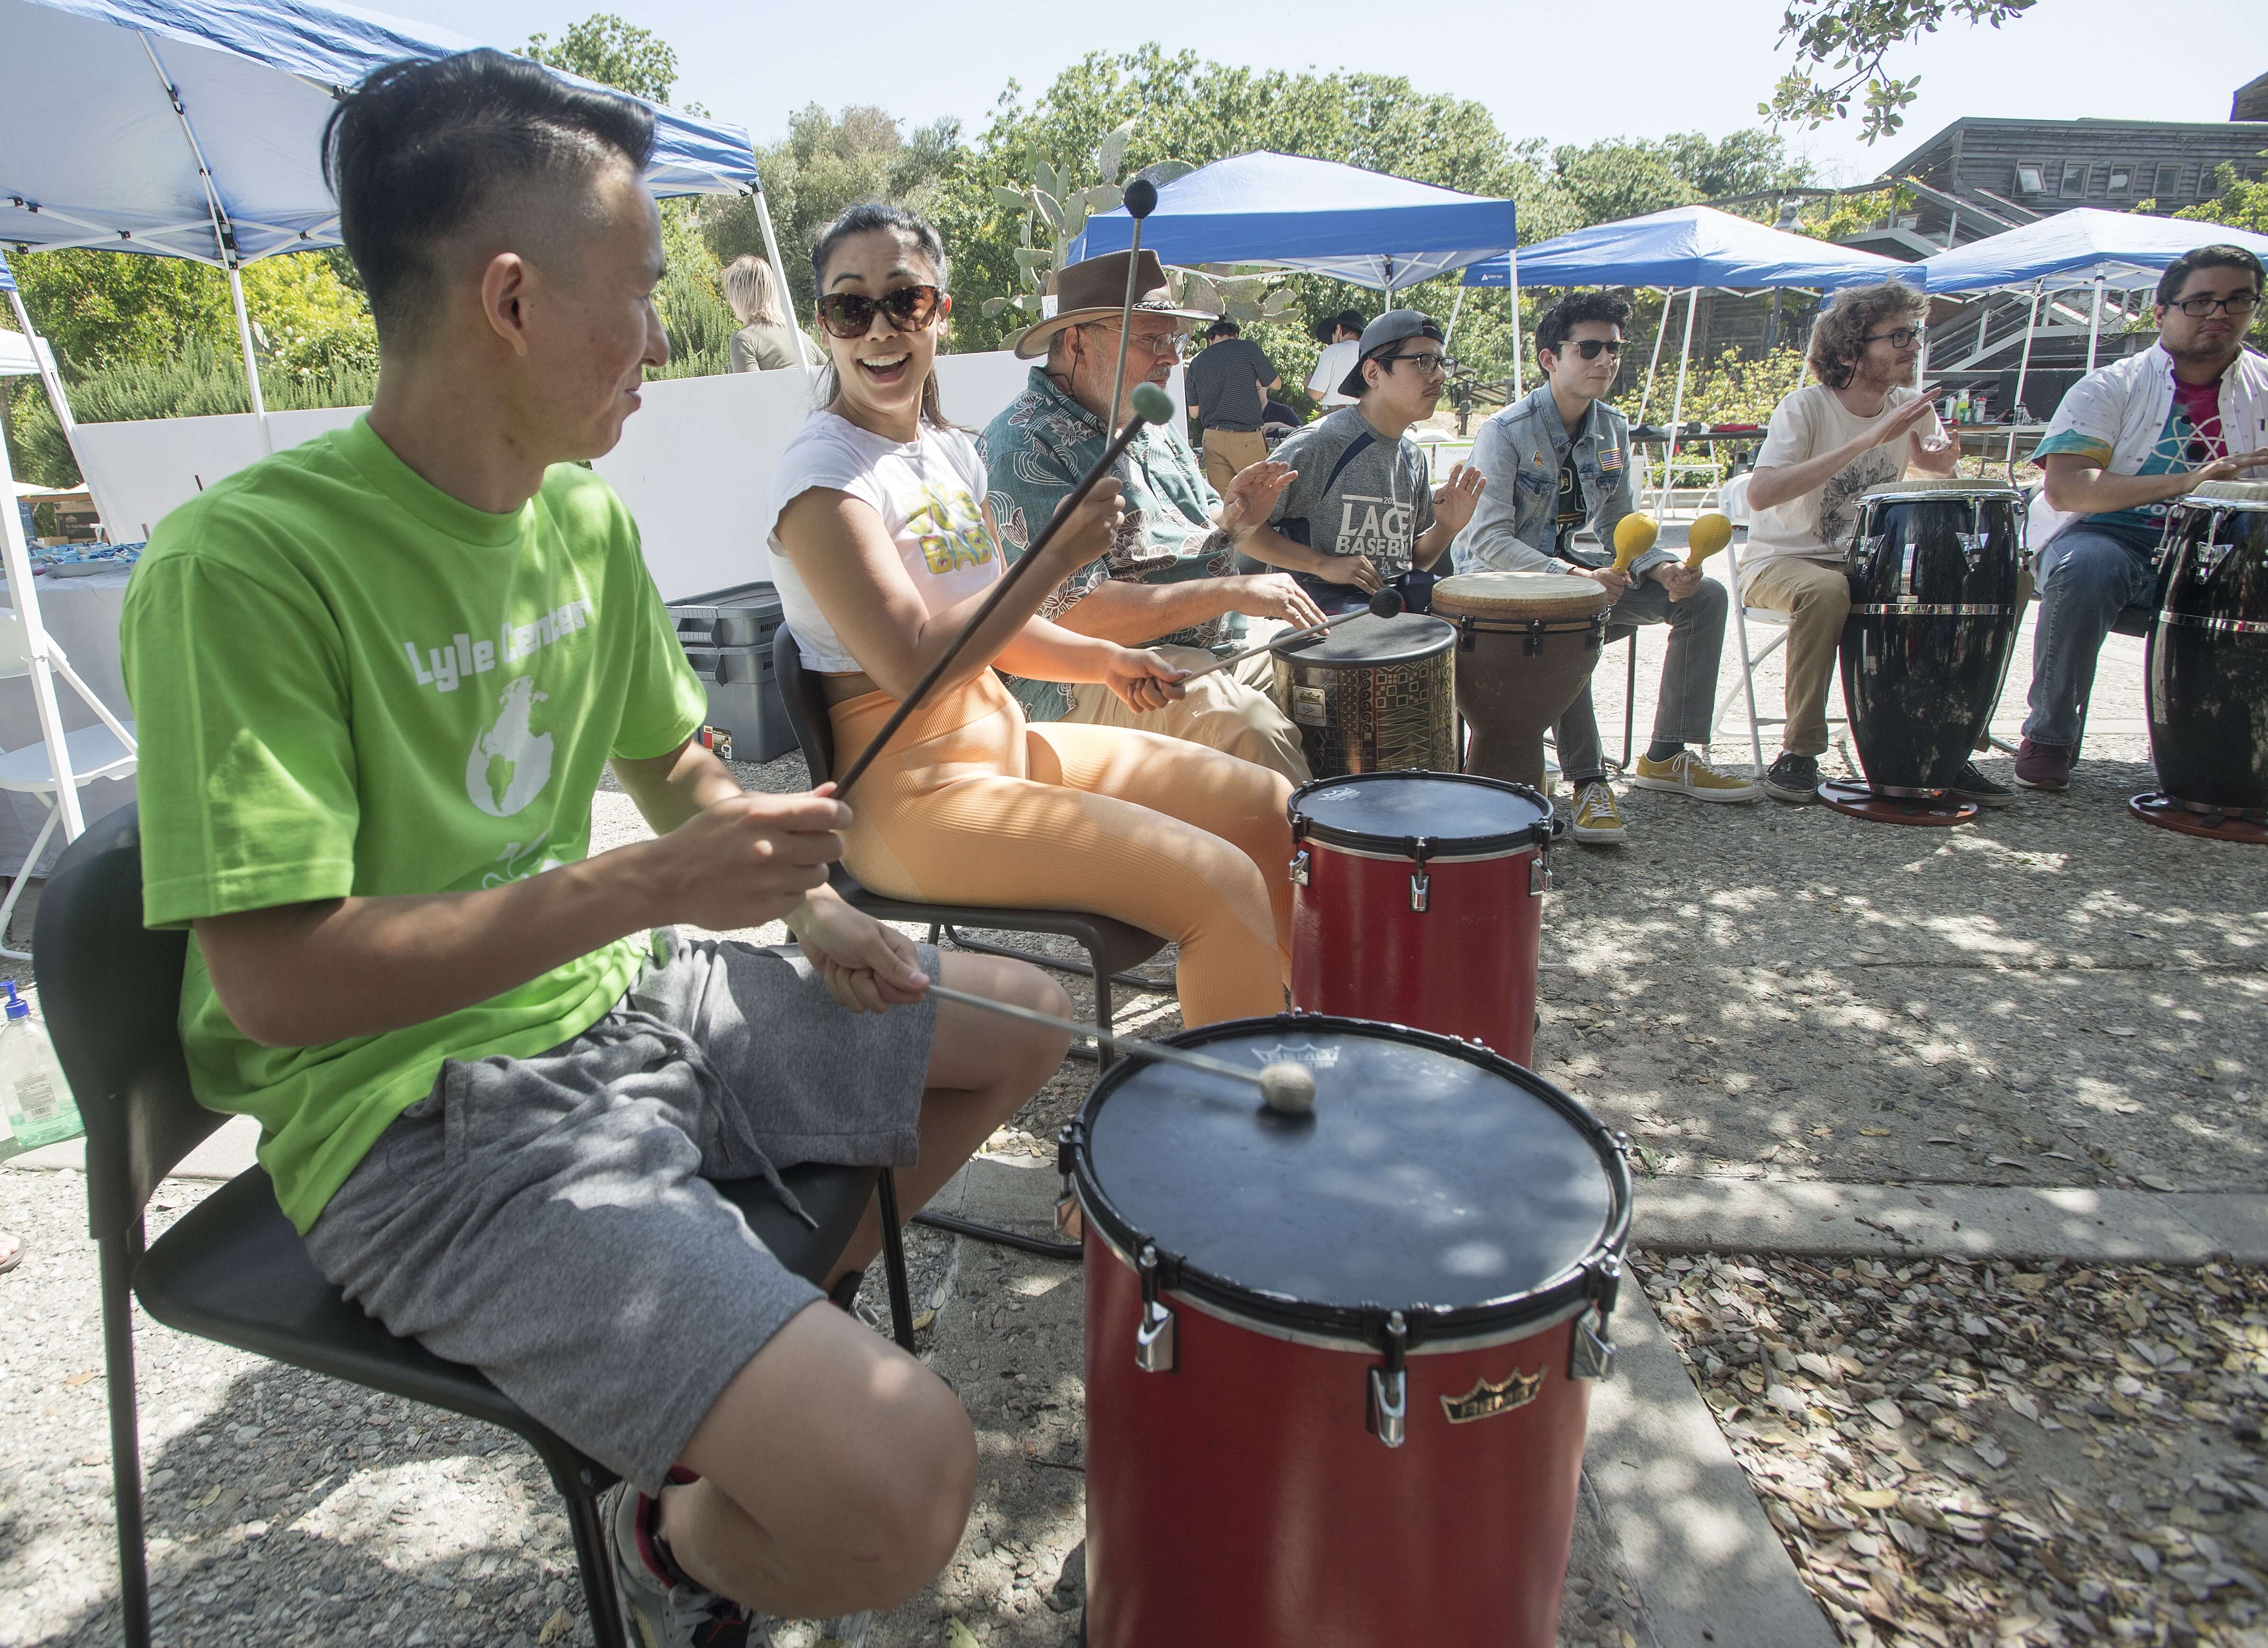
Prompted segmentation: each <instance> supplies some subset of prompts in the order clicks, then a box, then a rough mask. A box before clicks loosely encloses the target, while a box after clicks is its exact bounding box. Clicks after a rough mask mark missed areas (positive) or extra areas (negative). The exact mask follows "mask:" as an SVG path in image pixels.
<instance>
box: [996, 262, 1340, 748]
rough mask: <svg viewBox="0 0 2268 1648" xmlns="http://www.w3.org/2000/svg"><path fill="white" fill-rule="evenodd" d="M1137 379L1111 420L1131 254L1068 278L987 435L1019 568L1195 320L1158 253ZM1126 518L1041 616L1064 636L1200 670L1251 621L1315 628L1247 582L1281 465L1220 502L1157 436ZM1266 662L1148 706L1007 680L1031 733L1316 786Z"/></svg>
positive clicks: (1311, 612)
mask: <svg viewBox="0 0 2268 1648" xmlns="http://www.w3.org/2000/svg"><path fill="white" fill-rule="evenodd" d="M1136 283H1137V292H1136V301H1135V307H1134V316H1133V322H1132V335H1130V337H1128V338H1127V340H1126V379H1125V383H1124V385H1123V386H1122V388H1121V389H1120V392H1119V394H1120V400H1119V406H1118V409H1117V411H1116V414H1114V415H1112V416H1108V417H1106V416H1104V413H1105V408H1107V407H1108V403H1109V401H1110V386H1111V384H1112V382H1113V380H1114V379H1116V376H1117V371H1118V343H1119V337H1120V334H1119V329H1118V324H1119V322H1118V314H1119V305H1120V304H1121V303H1122V302H1123V299H1124V297H1125V293H1126V254H1124V253H1123V252H1114V253H1111V254H1108V255H1106V256H1103V257H1099V258H1089V259H1088V260H1087V261H1086V262H1084V263H1074V264H1072V265H1071V267H1070V268H1069V269H1065V270H1064V272H1063V273H1062V275H1061V276H1058V277H1057V311H1056V313H1054V314H1053V315H1050V316H1049V317H1048V318H1047V319H1045V320H1040V321H1038V322H1036V323H1035V324H1034V325H1033V326H1031V327H1028V328H1027V330H1026V331H1025V332H1024V334H1023V335H1022V336H1020V337H1019V338H1018V339H1017V340H1016V353H1017V354H1018V355H1020V356H1022V357H1025V358H1027V359H1029V358H1031V357H1034V356H1035V355H1036V356H1044V357H1045V359H1044V360H1043V361H1042V364H1039V365H1037V366H1035V367H1034V368H1033V369H1032V376H1031V380H1030V382H1029V384H1028V385H1027V386H1026V388H1025V390H1024V393H1023V394H1020V395H1019V396H1017V397H1016V399H1015V400H1013V401H1010V402H1009V403H1008V405H1007V406H1006V408H1004V409H1003V410H1002V412H1001V413H1000V416H998V417H996V418H994V419H993V420H992V422H991V424H990V427H988V428H987V429H986V430H985V431H984V462H985V467H986V470H987V472H988V474H989V475H990V493H991V496H990V504H991V506H992V514H993V518H994V519H996V520H998V522H999V524H1000V536H1001V539H1002V541H1003V544H1004V546H1005V548H1006V551H1007V554H1008V556H1009V558H1010V559H1011V560H1015V559H1020V557H1021V556H1022V555H1023V553H1024V549H1025V546H1026V545H1027V544H1028V543H1029V542H1030V541H1031V540H1032V538H1033V536H1034V535H1035V533H1036V532H1037V531H1038V530H1039V529H1040V528H1041V527H1043V526H1046V525H1047V523H1048V521H1049V519H1052V518H1053V517H1054V515H1055V512H1056V508H1057V505H1058V504H1061V503H1062V502H1063V500H1064V498H1065V497H1068V496H1069V495H1070V492H1071V488H1072V487H1073V486H1075V485H1076V484H1078V482H1079V477H1080V476H1081V475H1085V474H1086V471H1087V468H1088V467H1089V466H1090V465H1092V464H1093V463H1094V460H1096V459H1097V458H1100V457H1101V455H1102V449H1103V447H1104V445H1106V444H1107V443H1108V439H1109V436H1110V431H1111V430H1112V429H1113V428H1114V427H1120V426H1123V424H1124V423H1125V422H1126V420H1127V419H1128V418H1129V417H1130V416H1132V410H1133V408H1132V397H1133V394H1134V391H1135V390H1136V388H1138V386H1141V385H1143V384H1145V383H1154V384H1160V385H1162V384H1163V383H1165V382H1166V380H1167V378H1169V377H1170V376H1171V375H1172V372H1173V369H1174V363H1175V361H1177V360H1179V359H1180V358H1181V351H1182V337H1183V335H1184V334H1185V333H1186V332H1187V330H1188V328H1189V322H1190V321H1191V320H1194V319H1202V318H1203V317H1201V316H1198V315H1197V314H1195V313H1193V312H1191V311H1189V310H1183V309H1177V308H1175V306H1174V305H1173V301H1172V298H1171V297H1170V296H1169V294H1168V293H1167V287H1166V271H1165V269H1164V268H1163V267H1162V266H1161V265H1160V263H1159V261H1158V259H1157V255H1156V254H1154V253H1146V252H1145V253H1144V254H1142V267H1141V269H1140V271H1139V273H1138V275H1137V276H1136ZM1115 475H1116V479H1117V481H1118V483H1119V485H1120V487H1121V488H1122V489H1123V490H1122V492H1121V497H1122V498H1123V501H1124V504H1125V508H1126V519H1125V525H1124V526H1123V529H1122V530H1121V532H1120V533H1119V534H1118V536H1117V539H1116V541H1114V542H1113V543H1111V544H1110V545H1109V546H1108V549H1107V552H1106V553H1104V554H1101V555H1096V556H1094V558H1093V559H1092V560H1090V561H1088V562H1087V563H1086V564H1085V565H1084V566H1081V567H1079V568H1078V569H1077V570H1074V571H1073V572H1071V575H1070V576H1069V577H1067V578H1063V579H1062V580H1061V581H1060V582H1059V583H1058V584H1057V585H1056V588H1055V590H1054V592H1052V593H1051V594H1049V596H1048V597H1047V598H1046V599H1045V600H1042V602H1041V603H1040V608H1039V615H1040V616H1041V617H1042V618H1045V619H1049V620H1051V621H1052V622H1055V623H1056V624H1057V625H1058V626H1059V627H1061V628H1062V629H1067V630H1070V631H1072V632H1074V633H1076V634H1079V635H1089V636H1098V637H1100V638H1101V639H1103V640H1106V641H1116V642H1119V643H1121V644H1124V645H1127V646H1135V647H1143V648H1147V649H1150V650H1152V651H1156V652H1157V653H1158V654H1159V655H1160V656H1161V657H1163V658H1166V659H1167V661H1168V662H1170V663H1172V664H1173V665H1174V666H1176V667H1177V668H1180V669H1185V670H1197V669H1200V668H1203V667H1204V666H1205V665H1207V664H1210V663H1211V662H1212V661H1213V658H1214V657H1215V656H1216V655H1225V654H1226V653H1227V652H1229V651H1234V650H1236V649H1237V648H1238V647H1239V646H1240V644H1241V643H1242V641H1243V640H1244V639H1245V638H1246V637H1245V633H1244V620H1245V619H1246V618H1251V619H1256V620H1259V621H1261V622H1263V623H1267V624H1269V625H1270V626H1271V627H1272V626H1273V625H1274V624H1275V623H1276V622H1286V623H1290V624H1293V625H1306V624H1314V623H1321V622H1322V617H1323V615H1322V613H1321V612H1320V611H1319V610H1318V609H1317V608H1316V606H1315V603H1314V600H1313V598H1312V597H1310V596H1309V595H1308V594H1307V592H1305V591H1304V590H1302V589H1300V586H1299V585H1297V584H1295V583H1293V582H1292V579H1291V578H1288V577H1286V576H1285V574H1283V573H1281V572H1263V573H1262V574H1260V575H1259V576H1256V577H1243V576H1239V575H1237V573H1236V570H1235V550H1236V546H1237V545H1238V543H1239V542H1240V541H1241V540H1242V539H1243V538H1245V537H1246V536H1247V535H1248V534H1249V533H1250V532H1251V531H1252V529H1253V528H1254V527H1255V526H1258V525H1259V524H1261V523H1262V522H1263V521H1265V520H1266V519H1268V511H1269V510H1270V507H1271V506H1272V505H1273V504H1274V503H1275V501H1276V494H1277V491H1278V489H1281V488H1282V486H1283V484H1284V482H1285V478H1286V475H1287V471H1286V470H1285V467H1284V466H1283V465H1282V464H1279V463H1270V462H1268V461H1266V460H1262V461H1260V462H1257V463H1253V464H1248V465H1247V466H1246V467H1244V468H1243V470H1242V471H1241V472H1240V473H1239V475H1237V477H1236V479H1235V480H1233V481H1232V482H1230V483H1229V487H1228V494H1227V497H1226V498H1223V497H1217V496H1215V494H1214V492H1213V489H1212V488H1211V487H1210V486H1208V485H1207V484H1206V483H1205V478H1204V475H1202V474H1201V473H1200V472H1199V471H1198V468H1197V458H1196V455H1195V454H1194V453H1192V452H1190V451H1189V444H1188V443H1187V442H1186V441H1184V440H1183V439H1182V435H1181V431H1180V430H1176V429H1175V428H1173V427H1172V426H1171V425H1170V424H1168V425H1167V426H1166V427H1163V428H1157V427H1152V428H1145V430H1142V432H1141V433H1140V434H1139V435H1138V436H1136V437H1135V438H1134V443H1133V445H1130V446H1129V447H1128V448H1127V451H1126V456H1125V457H1124V458H1123V459H1122V460H1120V461H1119V464H1118V466H1117V467H1116V471H1115ZM1274 684H1275V673H1274V668H1273V666H1272V664H1271V663H1270V658H1269V656H1268V654H1266V653H1265V652H1263V653H1261V654H1260V655H1259V656H1258V657H1256V658H1247V659H1246V660H1245V661H1244V662H1243V663H1241V664H1239V665H1233V666H1230V667H1229V668H1227V669H1225V670H1216V671H1214V672H1213V673H1211V674H1209V675H1202V676H1198V677H1197V678H1196V679H1195V680H1193V681H1190V682H1189V685H1188V687H1187V688H1186V690H1185V692H1184V694H1183V695H1182V696H1180V697H1178V698H1175V699H1171V700H1169V701H1167V703H1162V704H1154V705H1149V706H1146V707H1137V706H1134V705H1130V704H1129V703H1126V702H1125V701H1124V700H1123V699H1122V698H1121V697H1119V696H1118V695H1116V693H1114V692H1112V691H1111V690H1110V689H1109V688H1108V687H1106V686H1102V685H1101V684H1098V683H1084V684H1072V683H1068V682H1063V681H1035V680H1027V679H1025V678H1023V677H1021V676H1017V675H1011V676H1009V677H1008V678H1007V686H1008V690H1009V691H1010V692H1011V693H1013V694H1014V695H1015V697H1016V701H1017V703H1020V704H1021V705H1023V707H1024V714H1025V716H1026V717H1027V718H1028V719H1029V720H1031V721H1032V722H1034V723H1046V722H1050V721H1064V722H1072V723H1079V724H1084V725H1089V726H1123V727H1135V728H1138V729H1140V730H1141V731H1143V732H1158V733H1162V734H1164V735H1165V736H1166V737H1167V738H1176V739H1191V740H1193V741H1195V742H1197V743H1199V744H1204V745H1207V746H1209V747H1211V748H1213V749H1217V750H1223V751H1226V753H1227V754H1231V755H1236V756H1241V757H1242V758H1243V759H1244V760H1246V761H1257V762H1259V763H1260V764H1261V765H1262V766H1263V767H1266V768H1269V769H1272V770H1274V771H1276V772H1279V773H1281V774H1283V775H1284V776H1285V777H1286V778H1288V779H1290V780H1291V781H1292V783H1293V784H1305V783H1307V777H1308V772H1307V757H1306V755H1305V754H1303V752H1302V751H1301V748H1300V733H1299V729H1298V728H1296V727H1295V726H1293V725H1292V723H1291V721H1290V719H1289V718H1288V717H1285V714H1284V712H1283V710H1282V709H1280V708H1279V707H1278V705H1277V703H1276V702H1275V700H1274V699H1273V698H1271V697H1270V688H1273V686H1274Z"/></svg>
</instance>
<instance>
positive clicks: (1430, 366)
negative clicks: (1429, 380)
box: [1371, 350, 1457, 377]
mask: <svg viewBox="0 0 2268 1648" xmlns="http://www.w3.org/2000/svg"><path fill="white" fill-rule="evenodd" d="M1371 358H1372V359H1373V360H1374V361H1376V362H1378V363H1379V364H1381V365H1382V366H1384V367H1386V368H1388V370H1389V371H1391V370H1392V368H1393V365H1394V363H1395V362H1396V361H1408V362H1409V363H1410V364H1411V365H1413V366H1415V367H1417V369H1418V371H1419V372H1423V373H1425V375H1426V376H1428V377H1432V376H1433V375H1435V374H1436V373H1439V374H1440V375H1441V376H1443V377H1447V376H1448V375H1449V374H1450V373H1452V372H1455V371H1456V370H1457V363H1456V362H1454V361H1453V360H1451V359H1450V358H1449V357H1447V356H1446V355H1434V354H1429V353H1426V352H1425V351H1422V350H1421V351H1420V352H1419V353H1418V354H1415V355H1373V356H1372V357H1371Z"/></svg>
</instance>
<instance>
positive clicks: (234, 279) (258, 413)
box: [228, 263, 276, 452]
mask: <svg viewBox="0 0 2268 1648" xmlns="http://www.w3.org/2000/svg"><path fill="white" fill-rule="evenodd" d="M228 300H229V302H230V303H232V304H233V305H235V306H236V346H237V348H238V349H241V350H242V351H243V353H244V381H245V382H246V384H247V385H248V386H250V387H251V390H252V416H254V417H256V418H258V419H259V420H260V450H261V451H262V452H274V451H275V450H276V437H275V435H274V433H273V432H272V431H271V430H269V427H268V402H267V400H266V399H265V398H264V397H263V396H262V395H261V393H260V357H258V356H257V355H255V354H254V353H253V349H252V317H251V316H250V315H248V314H247V313H245V308H244V275H243V272H242V271H241V270H240V269H238V268H237V266H236V265H235V264H234V263H231V264H230V265H229V266H228Z"/></svg>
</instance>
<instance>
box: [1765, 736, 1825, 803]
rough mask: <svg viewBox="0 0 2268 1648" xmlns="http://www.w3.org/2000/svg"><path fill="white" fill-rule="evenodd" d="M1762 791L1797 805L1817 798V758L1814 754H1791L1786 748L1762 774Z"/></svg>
mask: <svg viewBox="0 0 2268 1648" xmlns="http://www.w3.org/2000/svg"><path fill="white" fill-rule="evenodd" d="M1764 793H1765V794H1766V795H1768V796H1770V797H1771V798H1772V799H1773V800H1775V801H1786V802H1790V803H1792V804H1793V805H1795V806H1802V805H1803V804H1804V803H1805V802H1807V801H1816V800H1818V799H1819V758H1818V757H1817V756H1815V755H1792V754H1788V753H1787V752H1786V750H1782V751H1781V752H1780V757H1779V759H1778V761H1774V762H1773V763H1772V764H1771V771H1770V772H1768V773H1766V774H1765V775H1764Z"/></svg>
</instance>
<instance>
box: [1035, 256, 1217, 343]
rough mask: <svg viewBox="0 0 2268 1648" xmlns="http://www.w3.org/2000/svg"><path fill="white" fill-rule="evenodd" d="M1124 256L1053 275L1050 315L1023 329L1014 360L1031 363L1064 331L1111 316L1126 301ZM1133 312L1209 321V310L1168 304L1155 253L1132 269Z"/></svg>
mask: <svg viewBox="0 0 2268 1648" xmlns="http://www.w3.org/2000/svg"><path fill="white" fill-rule="evenodd" d="M1126 257H1127V254H1125V253H1123V252H1108V253H1105V254H1103V255H1102V256H1101V257H1093V258H1089V259H1087V260H1086V262H1084V263H1074V264H1072V265H1071V267H1070V268H1069V269H1064V271H1063V273H1061V274H1060V275H1057V276H1056V312H1055V313H1053V314H1051V315H1049V317H1048V318H1047V319H1046V320H1040V321H1036V322H1035V323H1034V324H1033V325H1031V326H1029V327H1026V328H1025V329H1024V334H1023V335H1022V336H1021V337H1020V338H1018V339H1017V340H1016V357H1017V358H1018V359H1020V360H1037V359H1038V358H1039V357H1041V356H1042V355H1044V354H1046V353H1047V352H1048V340H1049V338H1051V337H1053V336H1055V335H1056V334H1057V333H1058V332H1060V331H1062V330H1063V329H1064V327H1075V326H1084V325H1086V323H1087V322H1088V321H1090V320H1109V319H1111V318H1112V317H1113V316H1115V315H1116V314H1117V313H1118V312H1119V310H1120V308H1121V307H1123V305H1124V304H1125V302H1126ZM1134 313H1136V314H1149V315H1171V316H1173V317H1174V318H1175V319H1176V320H1211V319H1212V318H1213V316H1212V312H1211V310H1209V309H1184V308H1182V307H1181V306H1180V305H1177V304H1176V303H1175V302H1174V298H1173V292H1172V289H1171V288H1169V287H1168V286H1167V284H1166V266H1165V265H1164V264H1162V263H1160V262H1159V261H1158V254H1156V253H1155V252H1145V253H1143V254H1142V261H1141V262H1140V264H1139V265H1138V267H1137V269H1136V272H1135V276H1134Z"/></svg>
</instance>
